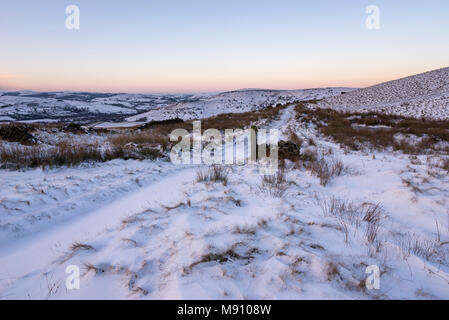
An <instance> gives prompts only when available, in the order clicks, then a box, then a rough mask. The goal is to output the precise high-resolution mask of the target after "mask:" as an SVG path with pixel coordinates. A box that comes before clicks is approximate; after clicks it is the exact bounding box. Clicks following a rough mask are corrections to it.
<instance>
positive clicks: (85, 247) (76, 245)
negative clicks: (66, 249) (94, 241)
mask: <svg viewBox="0 0 449 320" xmlns="http://www.w3.org/2000/svg"><path fill="white" fill-rule="evenodd" d="M70 250H71V251H72V252H73V253H75V252H77V251H80V250H86V251H88V250H94V247H92V246H91V245H88V244H85V243H81V242H75V243H74V244H72V245H71V246H70Z"/></svg>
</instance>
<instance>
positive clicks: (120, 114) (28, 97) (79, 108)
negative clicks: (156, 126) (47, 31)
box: [0, 88, 351, 126]
mask: <svg viewBox="0 0 449 320" xmlns="http://www.w3.org/2000/svg"><path fill="white" fill-rule="evenodd" d="M350 90H351V89H347V88H324V89H307V90H291V91H288V90H283V91H278V90H262V89H260V90H239V91H232V92H224V93H219V94H216V93H215V94H214V93H205V94H124V93H123V94H112V93H88V92H33V91H17V92H3V93H0V122H9V121H27V122H31V121H39V120H40V121H42V122H51V121H64V122H68V121H77V122H83V123H88V122H103V121H109V122H111V121H113V122H120V121H123V120H124V118H126V117H128V118H127V119H126V120H127V122H142V121H143V122H144V121H151V120H163V119H169V118H176V117H179V118H183V119H191V118H199V117H208V116H211V115H216V114H219V113H228V112H245V111H250V110H255V109H260V108H263V107H267V106H270V105H275V104H278V103H282V104H285V103H287V102H293V101H298V100H310V99H321V98H324V97H329V96H333V95H339V94H341V92H347V91H350ZM147 119H148V120H147ZM100 126H101V125H100ZM107 126H113V125H107Z"/></svg>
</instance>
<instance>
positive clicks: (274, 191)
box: [261, 170, 288, 198]
mask: <svg viewBox="0 0 449 320" xmlns="http://www.w3.org/2000/svg"><path fill="white" fill-rule="evenodd" d="M287 188H288V186H287V182H286V180H285V172H284V171H283V170H279V171H278V172H277V173H276V174H274V175H265V176H263V178H262V183H261V189H262V190H263V191H265V192H267V193H268V194H269V195H271V196H272V197H276V198H282V197H284V195H285V192H286V191H287Z"/></svg>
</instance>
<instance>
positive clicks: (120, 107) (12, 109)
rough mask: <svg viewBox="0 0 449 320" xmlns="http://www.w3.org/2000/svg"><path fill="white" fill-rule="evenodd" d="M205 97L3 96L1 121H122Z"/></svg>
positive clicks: (48, 94) (148, 95) (78, 93)
mask: <svg viewBox="0 0 449 320" xmlns="http://www.w3.org/2000/svg"><path fill="white" fill-rule="evenodd" d="M206 96H208V95H194V94H110V93H88V92H32V91H18V92H3V93H0V117H1V118H0V121H1V119H2V118H3V119H4V121H10V119H13V120H16V121H21V120H25V121H27V120H38V119H53V120H62V121H81V122H88V121H102V120H103V121H104V120H123V118H124V117H126V116H130V115H135V114H138V113H141V112H144V111H148V110H150V109H152V108H155V107H158V106H166V105H170V104H173V103H178V102H194V101H197V100H198V99H200V98H204V97H206Z"/></svg>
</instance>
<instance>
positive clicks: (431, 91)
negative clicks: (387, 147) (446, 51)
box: [318, 68, 449, 119]
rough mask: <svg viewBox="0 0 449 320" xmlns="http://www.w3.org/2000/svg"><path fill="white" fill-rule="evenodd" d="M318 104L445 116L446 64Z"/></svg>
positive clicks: (448, 115) (448, 103)
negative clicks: (436, 68)
mask: <svg viewBox="0 0 449 320" xmlns="http://www.w3.org/2000/svg"><path fill="white" fill-rule="evenodd" d="M318 106H319V107H323V108H334V109H337V110H341V111H348V112H370V111H376V112H381V113H387V114H397V115H402V116H410V117H415V118H421V117H424V118H429V119H449V112H448V111H449V68H443V69H438V70H433V71H429V72H425V73H421V74H418V75H414V76H410V77H406V78H402V79H398V80H393V81H389V82H385V83H381V84H378V85H375V86H372V87H368V88H363V89H358V90H354V91H352V92H349V93H347V94H344V95H341V96H334V97H329V98H327V99H325V100H324V101H322V102H321V103H319V104H318Z"/></svg>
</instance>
